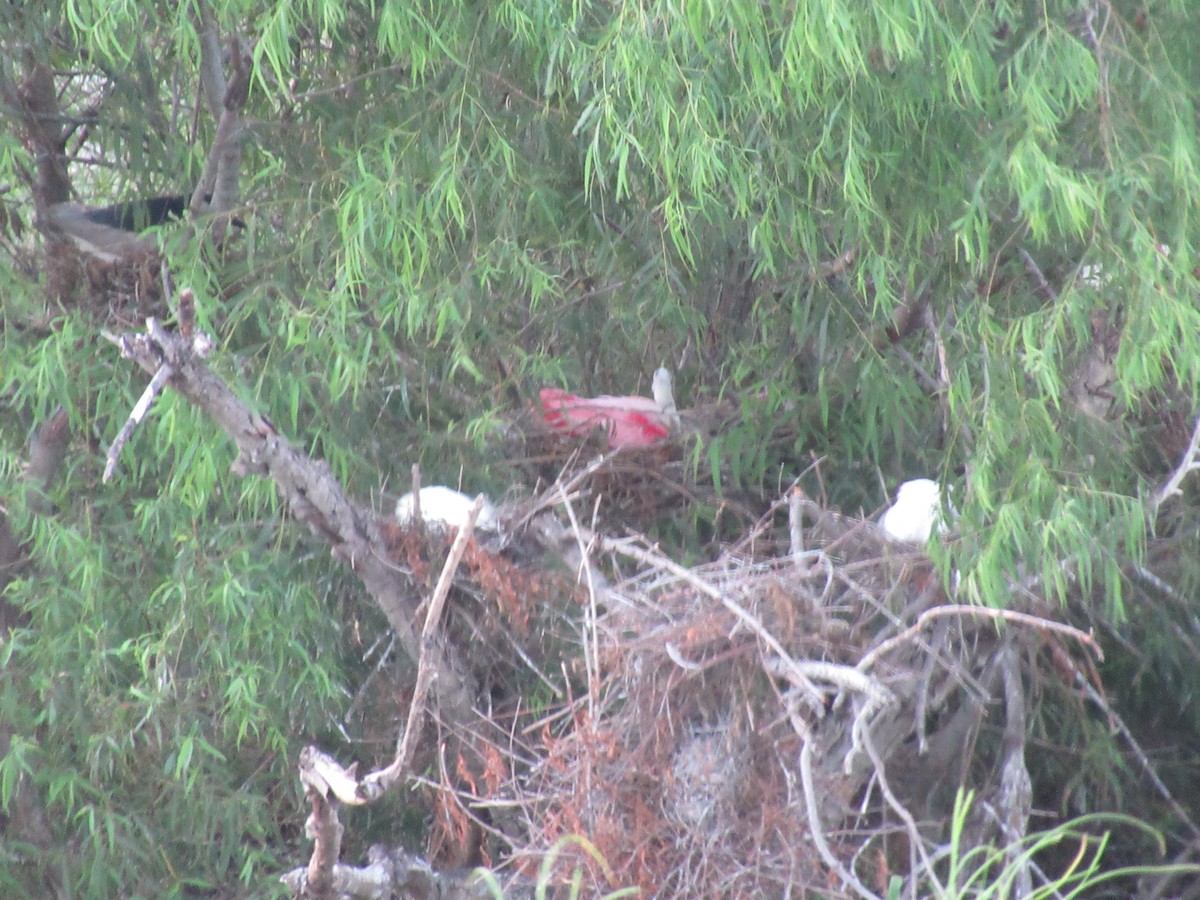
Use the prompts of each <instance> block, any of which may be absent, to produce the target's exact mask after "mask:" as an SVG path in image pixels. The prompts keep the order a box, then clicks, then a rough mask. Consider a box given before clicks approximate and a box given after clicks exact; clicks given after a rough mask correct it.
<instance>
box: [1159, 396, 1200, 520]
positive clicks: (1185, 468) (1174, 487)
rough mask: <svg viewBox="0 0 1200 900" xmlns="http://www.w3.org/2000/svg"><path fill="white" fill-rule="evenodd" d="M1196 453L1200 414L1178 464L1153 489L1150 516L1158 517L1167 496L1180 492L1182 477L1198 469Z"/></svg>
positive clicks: (1198, 446)
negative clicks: (1165, 478)
mask: <svg viewBox="0 0 1200 900" xmlns="http://www.w3.org/2000/svg"><path fill="white" fill-rule="evenodd" d="M1197 454H1200V416H1197V418H1196V424H1195V426H1194V427H1193V428H1192V439H1191V441H1189V442H1188V446H1187V450H1185V451H1184V453H1183V458H1182V459H1181V460H1180V461H1179V465H1178V466H1176V467H1175V471H1173V472H1172V473H1171V477H1170V478H1168V479H1167V480H1166V483H1164V484H1163V486H1162V487H1161V488H1159V489H1158V490H1157V491H1155V493H1154V496H1153V497H1152V498H1151V500H1150V510H1151V512H1152V513H1153V516H1152V518H1155V519H1157V518H1158V510H1159V508H1160V507H1161V506H1162V505H1163V504H1164V503H1165V502H1166V501H1167V500H1168V499H1169V498H1171V497H1174V496H1175V495H1176V494H1179V493H1182V491H1181V490H1180V487H1179V486H1180V485H1181V484H1183V479H1185V478H1186V477H1187V476H1188V475H1189V474H1190V473H1192V472H1195V471H1196V470H1197V469H1200V461H1198V460H1197V458H1196V457H1197Z"/></svg>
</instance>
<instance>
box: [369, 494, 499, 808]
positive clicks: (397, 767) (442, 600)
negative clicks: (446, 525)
mask: <svg viewBox="0 0 1200 900" xmlns="http://www.w3.org/2000/svg"><path fill="white" fill-rule="evenodd" d="M486 499H487V498H485V497H484V495H483V494H480V495H479V496H477V497H476V498H475V502H474V503H472V504H471V509H470V511H469V512H468V513H467V521H466V523H465V524H464V525H463V526H462V527H461V528H460V529H458V534H457V535H456V536H455V538H454V544H453V545H452V546H451V547H450V555H449V556H447V557H446V563H445V565H443V566H442V574H441V577H439V578H438V582H437V585H436V586H435V587H434V589H433V597H432V598H431V599H430V601H429V610H428V611H427V612H426V613H425V627H424V628H423V629H422V630H421V658H420V661H419V662H418V664H417V682H416V686H415V687H414V688H413V696H412V702H411V703H410V704H409V707H408V721H407V722H406V723H405V725H404V734H403V736H402V737H401V738H400V740H399V742H398V743H397V745H396V757H395V759H393V760H392V763H391V765H389V766H388V767H387V768H386V769H381V770H380V771H378V772H372V773H371V774H369V775H367V776H366V777H365V778H364V779H363V780H362V784H360V785H359V788H358V794H359V796H360V797H362V798H364V799H365V800H366V801H368V802H370V801H373V800H375V799H377V798H378V797H379V796H380V795H382V794H383V793H384V792H385V791H386V790H387V789H388V788H389V787H391V786H392V785H393V784H394V783H395V782H396V781H397V779H399V778H400V776H401V774H402V773H403V772H404V770H405V769H406V768H407V767H408V764H409V762H410V761H411V760H412V755H413V751H414V750H415V749H416V744H417V735H418V734H420V733H421V729H422V728H423V727H424V724H425V712H426V698H427V696H428V694H429V686H430V683H431V681H432V680H433V676H434V673H435V672H436V671H437V665H436V663H435V659H436V657H437V644H436V643H435V640H434V638H435V633H436V631H437V628H438V623H439V622H440V621H441V619H442V609H443V608H444V607H445V605H446V597H447V595H449V593H450V585H451V584H453V582H454V573H455V572H456V571H457V570H458V564H459V562H460V561H461V560H462V556H463V553H464V552H465V551H466V549H467V543H468V542H469V541H470V540H471V535H472V534H474V533H475V519H476V518H478V516H479V511H480V510H481V509H483V504H484V501H485V500H486Z"/></svg>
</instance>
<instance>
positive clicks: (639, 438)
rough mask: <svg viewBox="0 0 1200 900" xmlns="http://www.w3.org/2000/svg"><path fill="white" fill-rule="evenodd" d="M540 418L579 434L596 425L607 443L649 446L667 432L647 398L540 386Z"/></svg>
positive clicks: (658, 409)
mask: <svg viewBox="0 0 1200 900" xmlns="http://www.w3.org/2000/svg"><path fill="white" fill-rule="evenodd" d="M541 397H542V418H543V419H544V420H545V422H546V424H547V425H549V426H550V427H551V428H552V429H553V430H555V431H564V432H566V433H567V434H569V435H571V436H572V437H583V436H585V435H587V434H589V433H590V432H591V431H592V429H594V428H599V429H601V430H602V431H604V432H605V433H606V434H607V435H608V445H609V446H610V447H612V448H613V449H616V448H618V447H652V446H654V445H655V444H657V443H660V442H662V441H665V440H666V439H667V438H668V437H669V436H670V434H671V431H670V428H669V427H668V425H667V423H668V421H669V420H668V418H667V416H666V415H664V411H663V408H662V407H661V406H660V405H659V403H658V402H657V401H655V400H651V399H650V398H649V397H610V396H601V397H576V396H575V395H574V394H568V393H567V392H566V391H560V390H559V389H558V388H542V392H541Z"/></svg>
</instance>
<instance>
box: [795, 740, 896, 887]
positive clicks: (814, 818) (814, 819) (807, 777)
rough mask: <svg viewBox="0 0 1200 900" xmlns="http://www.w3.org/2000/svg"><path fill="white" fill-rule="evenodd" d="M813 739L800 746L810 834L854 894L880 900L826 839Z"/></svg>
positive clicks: (822, 853) (828, 863)
mask: <svg viewBox="0 0 1200 900" xmlns="http://www.w3.org/2000/svg"><path fill="white" fill-rule="evenodd" d="M812 753H813V751H812V737H811V735H810V736H805V737H804V738H802V740H801V745H800V783H801V784H802V785H803V786H804V811H805V813H807V814H808V833H809V836H810V837H811V838H812V841H813V843H814V844H816V846H817V852H818V853H819V854H821V859H823V860H824V861H825V865H827V866H829V868H830V869H832V870H833V871H834V872H836V873H837V875H838V877H839V878H841V879H842V882H843V883H845V884H848V885H850V887H852V888H853V889H854V892H855V893H856V894H858V895H859V896H860V897H863V898H864V900H880V898H879V896H878V895H877V894H873V893H871V891H869V890H867V887H866V885H864V884H863V883H862V882H861V881H859V880H858V876H857V875H855V874H854V873H853V872H851V871H850V870H848V869H847V868H846V867H845V866H843V865H842V861H841V860H840V859H838V858H837V856H835V855H834V852H833V850H832V849H831V848H830V846H829V842H828V841H827V840H826V839H825V826H824V825H822V824H821V815H820V813H819V812H818V811H817V791H816V788H814V787H813V774H812Z"/></svg>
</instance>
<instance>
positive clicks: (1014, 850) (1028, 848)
mask: <svg viewBox="0 0 1200 900" xmlns="http://www.w3.org/2000/svg"><path fill="white" fill-rule="evenodd" d="M973 802H974V795H973V794H971V793H970V792H967V793H965V794H964V793H963V792H961V791H960V792H959V794H958V796H957V797H956V798H955V804H954V817H953V820H952V822H951V830H950V845H949V848H948V853H947V854H946V859H945V862H944V864H943V866H942V871H941V872H940V873H939V877H938V878H937V879H936V880H931V882H930V883H929V884H926V885H922V886H921V887H920V888H919V891H920V895H921V896H929V897H936V898H938V900H960V898H966V897H974V898H989V897H997V898H1003V897H1013V896H1016V895H1015V894H1014V893H1013V891H1014V890H1015V888H1016V883H1017V877H1018V874H1019V872H1020V871H1021V870H1022V869H1024V868H1026V867H1028V866H1029V865H1031V864H1034V865H1036V864H1037V863H1038V862H1039V861H1041V860H1044V859H1045V857H1046V855H1047V854H1048V853H1050V852H1052V851H1055V850H1062V849H1065V850H1066V851H1067V852H1066V855H1065V859H1066V860H1067V862H1066V865H1065V867H1064V868H1062V869H1061V870H1055V871H1053V872H1051V873H1050V874H1049V880H1047V881H1046V882H1045V883H1044V884H1040V885H1038V886H1036V887H1035V888H1034V890H1033V892H1032V893H1030V894H1023V895H1021V896H1022V897H1027V898H1029V900H1035V898H1050V897H1096V896H1100V893H1099V892H1100V891H1102V890H1105V889H1106V887H1105V886H1106V885H1107V884H1108V883H1109V882H1112V881H1117V882H1118V883H1120V881H1121V880H1122V879H1126V880H1129V881H1130V882H1132V880H1133V879H1136V878H1138V877H1141V876H1146V875H1165V874H1195V873H1200V867H1197V866H1192V865H1158V864H1155V863H1146V864H1144V865H1138V866H1128V867H1121V868H1107V869H1105V868H1103V867H1102V866H1101V863H1102V861H1103V858H1104V854H1105V850H1106V849H1107V847H1108V845H1109V841H1110V836H1111V833H1112V831H1113V830H1115V829H1118V828H1120V829H1128V830H1131V831H1134V832H1139V833H1141V835H1142V836H1143V838H1145V839H1146V840H1147V842H1148V843H1149V844H1150V845H1151V855H1152V856H1154V857H1156V858H1161V856H1162V855H1163V853H1164V852H1165V850H1166V847H1165V844H1164V843H1163V838H1162V835H1161V834H1159V833H1158V832H1157V831H1155V830H1154V829H1152V828H1150V827H1149V826H1147V825H1145V824H1143V823H1142V822H1139V821H1138V820H1136V819H1133V818H1130V817H1129V816H1122V815H1115V814H1096V815H1088V816H1079V817H1078V818H1075V819H1072V820H1071V821H1069V822H1064V823H1063V824H1061V825H1059V826H1057V827H1055V828H1049V829H1046V830H1045V831H1039V832H1034V833H1033V834H1030V835H1027V836H1026V837H1025V838H1024V839H1022V840H1021V841H1020V842H1018V843H1017V844H1014V845H1011V846H1008V847H982V846H976V847H972V848H971V849H970V850H964V846H963V844H964V831H965V830H966V829H967V827H968V817H969V815H970V813H971V806H972V803H973ZM1071 845H1074V846H1073V847H1072V846H1071ZM902 888H903V881H902V880H901V879H899V878H895V879H893V881H892V884H891V889H890V891H889V893H888V897H889V898H898V897H900V896H902V895H901V893H900V891H901V889H902Z"/></svg>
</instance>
